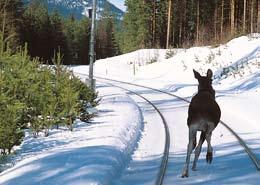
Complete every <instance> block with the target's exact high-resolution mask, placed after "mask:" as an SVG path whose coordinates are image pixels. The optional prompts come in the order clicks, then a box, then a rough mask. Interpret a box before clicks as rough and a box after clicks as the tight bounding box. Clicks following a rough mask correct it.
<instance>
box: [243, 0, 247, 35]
mask: <svg viewBox="0 0 260 185" xmlns="http://www.w3.org/2000/svg"><path fill="white" fill-rule="evenodd" d="M243 33H246V0H244V7H243Z"/></svg>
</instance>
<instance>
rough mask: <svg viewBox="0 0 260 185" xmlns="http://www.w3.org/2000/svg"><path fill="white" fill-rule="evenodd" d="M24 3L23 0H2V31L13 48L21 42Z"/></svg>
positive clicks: (0, 16)
mask: <svg viewBox="0 0 260 185" xmlns="http://www.w3.org/2000/svg"><path fill="white" fill-rule="evenodd" d="M22 14H23V3H22V1H21V0H8V1H7V0H0V31H1V32H2V33H3V40H4V42H5V43H7V42H8V43H9V47H11V49H12V50H14V49H16V48H17V47H18V46H19V44H20V43H21V39H20V38H21V36H22V33H21V25H22Z"/></svg>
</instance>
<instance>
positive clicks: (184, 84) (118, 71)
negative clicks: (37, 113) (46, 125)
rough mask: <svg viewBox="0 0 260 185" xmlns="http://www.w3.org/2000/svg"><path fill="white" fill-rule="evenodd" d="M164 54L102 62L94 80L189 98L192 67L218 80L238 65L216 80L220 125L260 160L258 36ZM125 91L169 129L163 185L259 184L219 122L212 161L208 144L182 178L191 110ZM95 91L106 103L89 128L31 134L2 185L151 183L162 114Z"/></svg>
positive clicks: (107, 90)
mask: <svg viewBox="0 0 260 185" xmlns="http://www.w3.org/2000/svg"><path fill="white" fill-rule="evenodd" d="M167 52H169V51H166V50H157V49H151V50H149V49H145V50H138V51H135V52H132V53H128V54H124V55H121V56H116V57H112V58H107V59H103V60H99V61H97V62H96V63H95V75H96V76H101V77H106V78H112V79H116V80H123V81H128V82H134V83H138V84H142V85H146V86H150V87H154V88H160V89H163V90H166V91H170V92H172V93H175V94H176V95H179V96H181V97H184V98H187V99H190V98H191V97H192V96H193V95H194V94H195V93H196V91H197V81H196V80H195V79H194V77H193V72H192V69H196V70H198V71H199V72H201V73H203V74H205V73H206V71H207V69H208V68H211V69H212V70H213V72H215V74H217V75H216V77H218V75H219V74H220V72H221V71H223V68H227V67H229V66H233V70H231V71H230V73H228V74H227V75H225V76H222V77H221V78H216V79H215V80H214V82H213V85H214V88H215V90H216V96H217V102H218V103H219V105H220V107H221V110H222V116H221V120H223V121H224V122H226V123H227V124H228V125H229V126H230V127H231V128H232V129H234V130H235V131H236V132H237V133H238V134H239V136H240V137H241V138H243V139H244V140H245V142H246V143H247V144H248V146H249V147H250V148H252V149H253V151H254V152H255V154H256V155H257V157H258V158H259V159H260V139H259V138H260V125H259V121H260V119H259V106H260V98H259V95H260V54H259V53H260V34H254V35H249V36H242V37H239V38H236V39H233V40H231V41H230V42H228V43H226V44H224V45H220V46H218V47H215V48H213V47H194V48H190V49H178V50H173V52H174V55H173V56H172V57H170V58H168V59H166V58H165V56H166V53H167ZM242 61H243V62H246V63H245V64H244V65H243V67H242V68H239V70H236V69H234V67H237V63H241V62H242ZM72 70H74V72H75V74H78V75H79V76H80V77H82V80H85V79H84V78H85V77H84V76H83V75H80V74H79V73H82V74H88V66H76V67H73V68H72ZM117 85H118V84H117ZM120 85H122V84H120ZM122 86H124V87H126V88H130V89H132V90H134V91H136V92H141V93H142V95H144V96H145V97H146V98H148V99H149V100H152V102H153V103H155V104H156V106H158V107H159V109H160V110H161V111H162V113H163V115H164V116H165V118H166V120H167V122H168V124H169V128H170V132H171V133H170V134H171V146H170V156H169V164H168V168H167V173H166V177H165V180H164V184H166V185H168V184H169V185H170V184H197V185H201V184H235V185H237V184H250V185H257V184H259V181H260V174H259V172H258V171H256V168H255V166H254V165H253V164H252V162H251V161H250V159H249V158H248V156H247V154H246V153H245V152H244V150H243V148H242V147H241V146H240V145H239V143H238V142H237V140H236V138H234V136H232V134H231V133H230V132H229V131H227V130H226V129H225V128H224V127H223V126H222V125H220V124H219V126H218V127H217V128H216V130H215V131H214V132H213V136H212V144H213V149H214V159H213V163H212V164H211V165H208V164H206V162H205V155H206V152H205V151H206V144H204V145H203V146H204V147H203V149H202V153H201V156H200V159H199V161H198V171H195V172H194V171H190V177H189V178H185V179H182V178H180V174H181V171H182V168H183V165H184V162H185V156H186V146H187V142H188V128H187V125H186V119H187V109H188V104H187V103H185V102H182V101H181V100H178V99H176V98H174V97H171V96H168V95H164V94H160V93H155V92H153V91H151V90H147V89H143V88H139V87H131V86H129V85H122ZM97 91H98V92H99V96H100V97H101V98H102V101H101V103H100V105H99V106H98V111H99V114H98V116H97V117H96V118H94V119H93V121H92V122H91V123H82V122H79V121H78V122H77V124H76V128H75V131H73V132H69V131H67V130H66V129H65V128H63V129H61V130H53V131H52V133H51V135H50V136H49V137H47V138H45V137H43V136H41V137H39V138H37V139H35V138H32V137H31V135H30V134H29V133H27V136H26V138H25V141H24V142H23V144H22V146H21V147H20V149H19V150H18V151H17V155H16V157H15V158H14V161H15V162H14V163H15V164H14V166H13V167H12V168H9V169H8V170H5V171H4V172H2V173H1V174H0V184H29V185H30V184H73V185H74V184H114V185H120V184H121V185H128V184H129V185H130V184H131V185H132V184H135V185H136V184H140V185H144V184H154V182H155V179H156V175H157V173H158V168H159V165H160V159H161V156H162V152H163V143H164V138H165V136H164V131H163V125H162V123H161V121H160V118H159V116H158V114H157V113H156V112H155V111H154V110H153V109H152V107H150V106H149V105H148V104H147V103H146V102H145V101H144V100H142V99H140V98H138V97H136V96H135V95H133V94H131V93H126V92H125V91H123V90H121V89H119V88H116V87H110V86H109V84H106V83H105V82H104V81H97Z"/></svg>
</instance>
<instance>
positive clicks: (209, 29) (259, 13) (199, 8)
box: [119, 0, 260, 52]
mask: <svg viewBox="0 0 260 185" xmlns="http://www.w3.org/2000/svg"><path fill="white" fill-rule="evenodd" d="M125 4H126V7H127V11H126V14H125V17H124V23H123V24H124V32H125V33H124V34H123V35H124V36H123V37H122V39H121V40H120V42H119V43H120V46H121V47H120V49H121V51H122V52H128V51H131V50H136V49H138V48H173V47H191V46H198V45H214V44H219V43H223V42H225V41H227V40H230V39H232V38H234V37H237V36H240V35H243V34H248V33H253V32H259V31H260V2H259V1H257V0H210V1H204V0H167V1H166V0H161V1H160V0H149V1H148V0H143V1H140V0H126V1H125Z"/></svg>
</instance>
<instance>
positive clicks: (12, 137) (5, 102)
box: [0, 32, 98, 154]
mask: <svg viewBox="0 0 260 185" xmlns="http://www.w3.org/2000/svg"><path fill="white" fill-rule="evenodd" d="M2 35H3V34H1V32H0V51H1V52H0V151H1V153H2V154H7V153H10V152H11V150H12V148H13V146H15V145H19V144H20V143H21V141H22V139H23V137H24V132H23V129H24V128H30V129H31V131H32V133H33V134H34V136H35V137H37V136H38V134H39V132H44V134H45V136H48V135H49V130H50V129H52V128H53V127H55V126H56V125H59V124H61V123H62V124H64V125H66V126H67V127H68V128H69V129H70V130H72V129H73V123H74V121H75V119H76V118H81V117H82V115H84V116H83V117H84V119H82V120H84V121H89V119H90V118H91V116H89V115H90V114H89V113H88V111H87V109H86V105H92V106H96V105H97V103H98V101H97V100H96V98H97V94H96V93H94V92H92V91H91V90H90V89H89V88H88V87H87V86H86V85H85V84H84V83H83V82H81V81H80V80H79V79H77V78H76V77H75V76H73V75H72V73H71V72H69V71H68V70H67V69H66V68H65V67H63V66H62V65H61V61H62V56H61V54H60V53H58V54H57V55H56V56H55V58H54V59H53V63H54V64H55V67H52V66H46V65H39V64H40V63H39V61H38V60H37V59H33V60H32V59H31V58H30V57H29V56H28V51H27V49H26V48H25V49H24V50H22V49H20V52H18V53H15V54H12V52H11V50H10V49H4V48H7V47H6V46H5V45H7V44H6V43H5V42H3V36H2Z"/></svg>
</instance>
